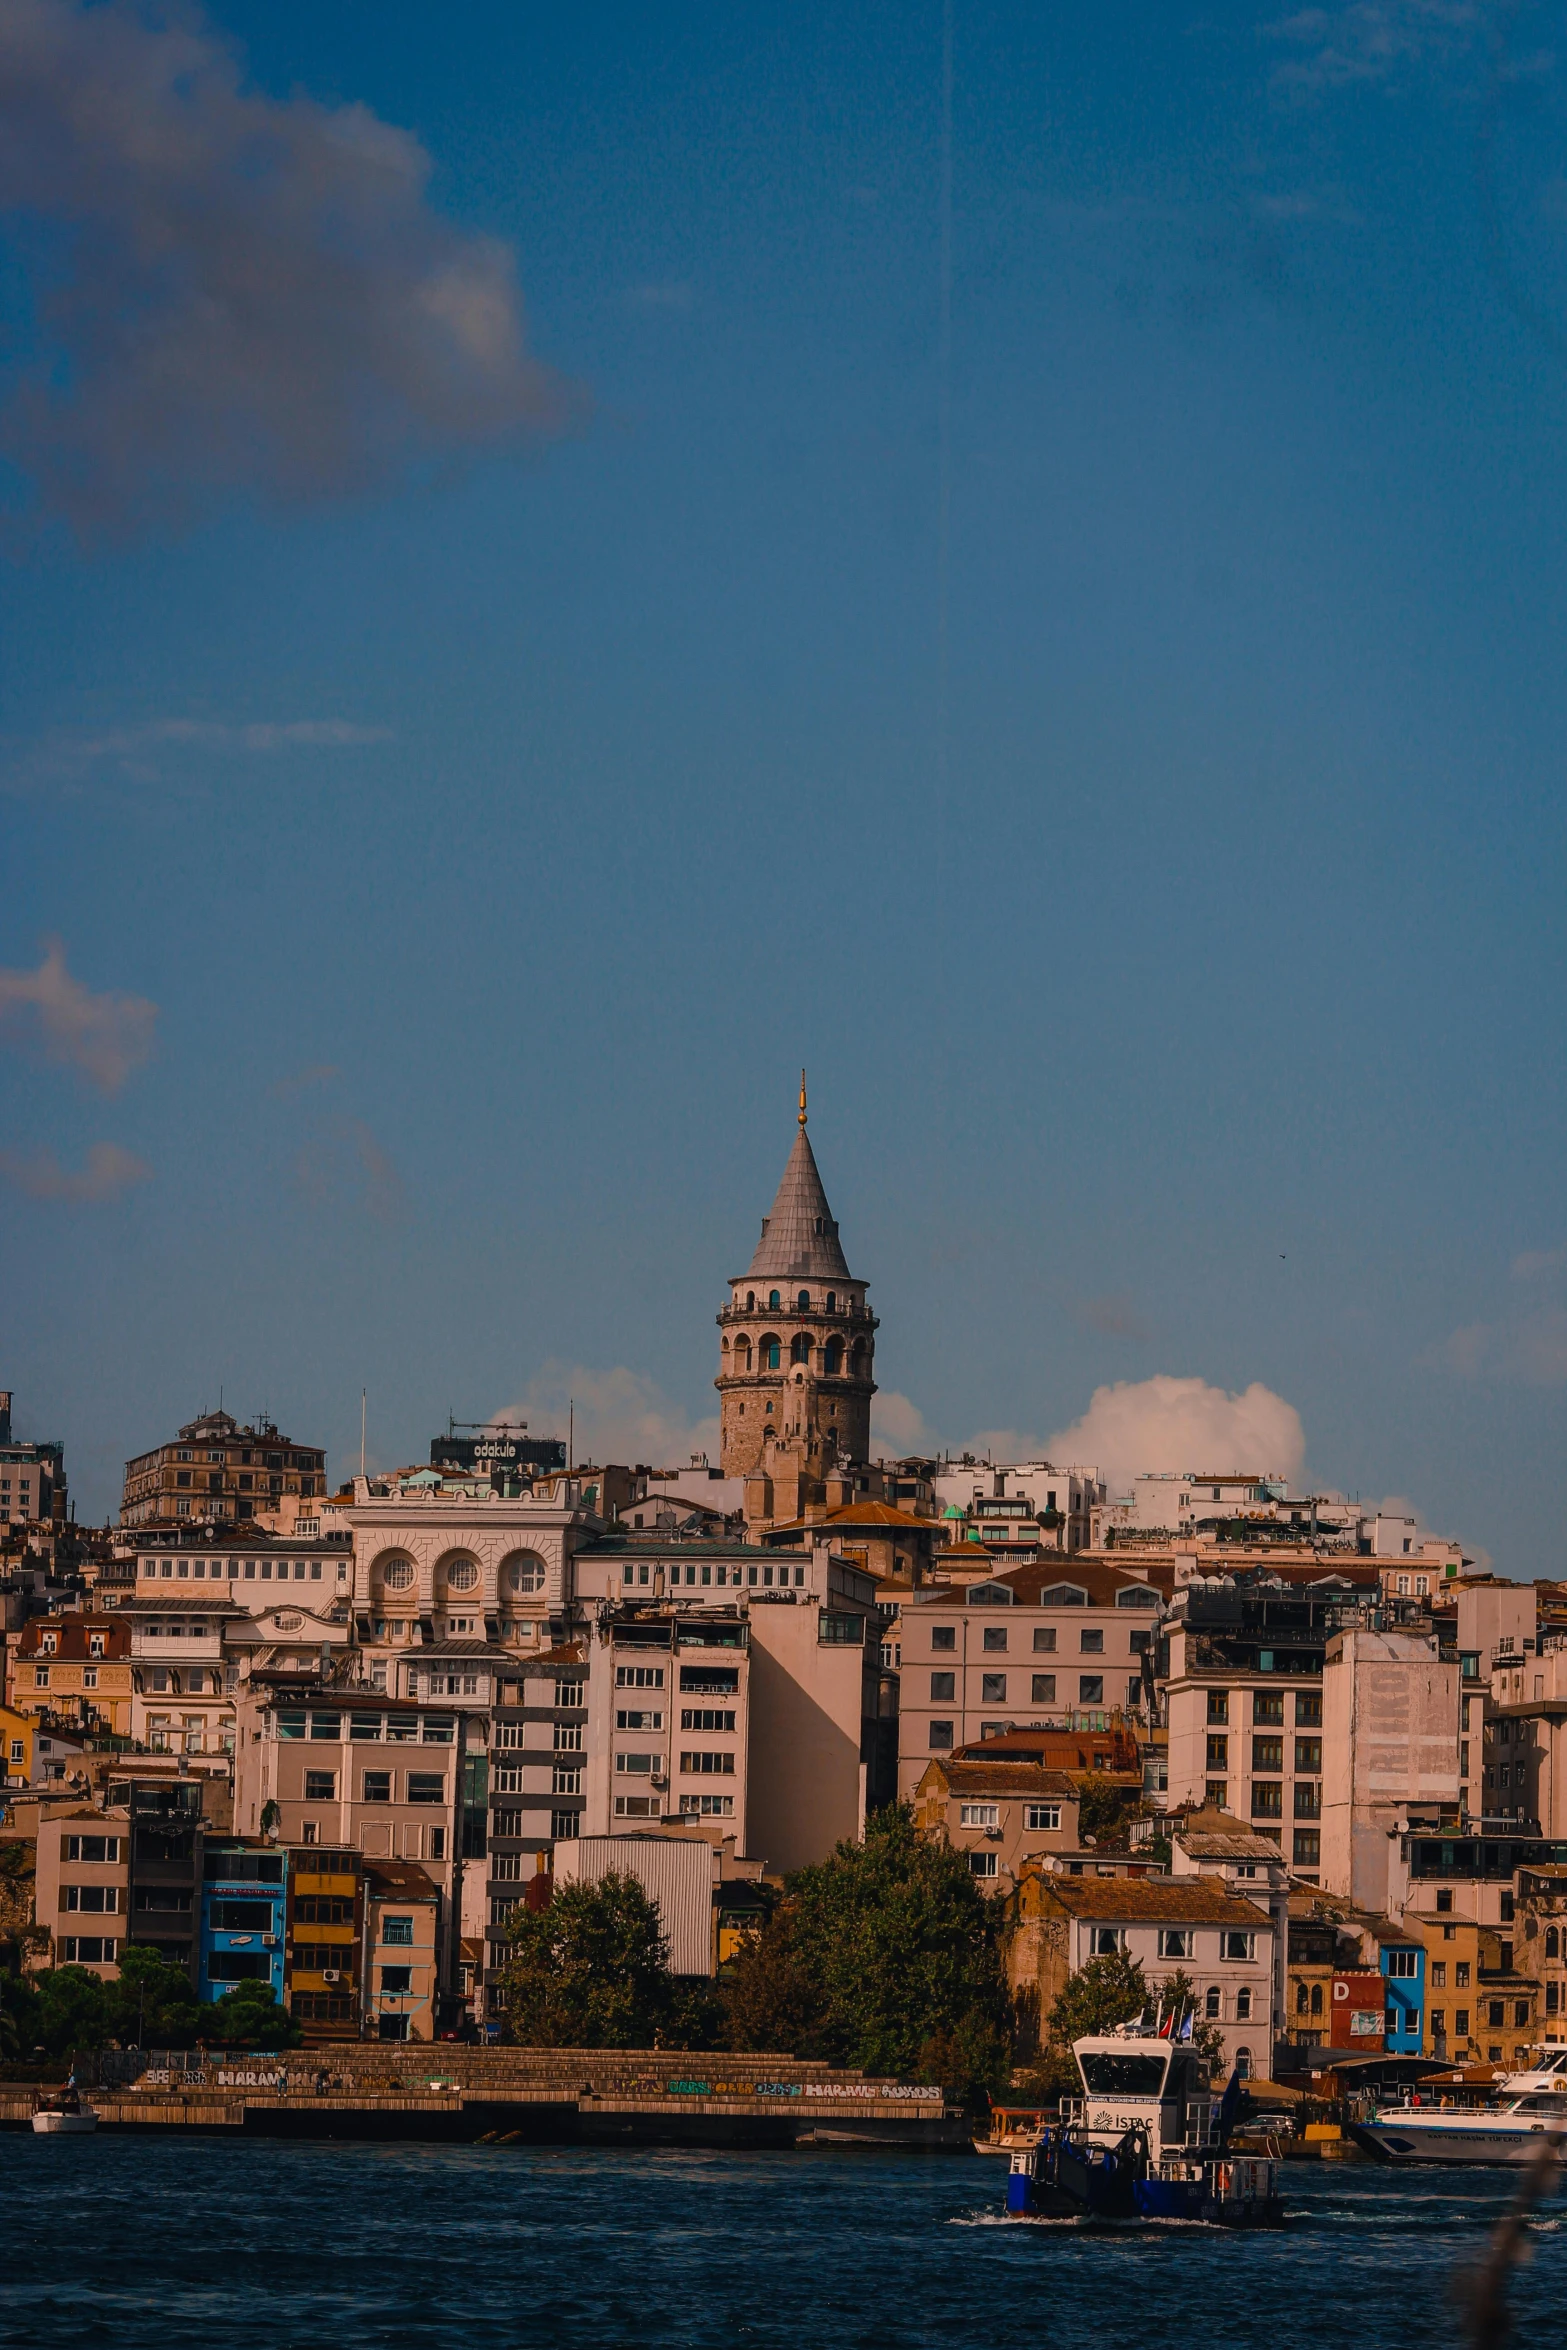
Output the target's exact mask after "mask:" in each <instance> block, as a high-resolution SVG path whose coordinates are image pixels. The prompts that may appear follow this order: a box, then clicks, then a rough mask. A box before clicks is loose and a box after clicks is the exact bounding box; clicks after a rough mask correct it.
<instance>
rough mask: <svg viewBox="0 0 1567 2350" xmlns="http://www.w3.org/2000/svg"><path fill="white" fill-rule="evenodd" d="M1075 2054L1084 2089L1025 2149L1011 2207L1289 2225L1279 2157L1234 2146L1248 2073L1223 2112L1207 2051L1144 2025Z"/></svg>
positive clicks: (1017, 2156) (1050, 2214) (1046, 2214)
mask: <svg viewBox="0 0 1567 2350" xmlns="http://www.w3.org/2000/svg"><path fill="white" fill-rule="evenodd" d="M1072 2054H1073V2056H1074V2057H1075V2058H1076V2060H1077V2069H1078V2073H1079V2076H1080V2078H1081V2080H1082V2084H1083V2094H1082V2096H1081V2097H1074V2098H1066V2099H1063V2100H1062V2105H1061V2117H1060V2119H1059V2121H1057V2122H1053V2123H1046V2124H1044V2125H1043V2126H1042V2127H1041V2128H1040V2129H1039V2131H1038V2132H1037V2134H1036V2135H1035V2137H1034V2142H1033V2143H1032V2144H1031V2145H1024V2146H1020V2147H1018V2148H1017V2149H1016V2151H1015V2152H1014V2153H1013V2156H1012V2165H1011V2169H1010V2171H1009V2172H1008V2175H1007V2210H1008V2211H1009V2212H1011V2213H1013V2214H1015V2215H1016V2216H1017V2217H1019V2218H1051V2219H1060V2218H1083V2219H1092V2220H1122V2221H1126V2220H1130V2221H1138V2220H1197V2221H1203V2222H1206V2223H1207V2224H1208V2225H1209V2226H1212V2227H1226V2228H1257V2227H1278V2226H1280V2225H1281V2224H1282V2222H1283V2218H1284V2205H1283V2202H1282V2200H1281V2198H1280V2195H1279V2177H1278V2174H1279V2165H1278V2164H1277V2162H1275V2161H1273V2160H1272V2159H1271V2158H1270V2157H1268V2156H1266V2155H1232V2154H1231V2153H1230V2151H1229V2141H1230V2133H1231V2131H1232V2129H1233V2128H1234V2124H1235V2118H1236V2115H1237V2113H1238V2111H1239V2109H1240V2098H1241V2081H1240V2077H1239V2075H1236V2076H1235V2077H1233V2078H1232V2079H1231V2081H1230V2083H1229V2086H1228V2087H1227V2089H1226V2090H1225V2092H1224V2096H1223V2098H1222V2100H1220V2101H1219V2102H1218V2103H1217V2105H1216V2104H1215V2100H1214V2097H1213V2093H1212V2091H1211V2090H1210V2088H1209V2086H1208V2076H1207V2070H1206V2067H1205V2066H1204V2065H1203V2064H1202V2062H1201V2060H1200V2059H1199V2057H1198V2056H1197V2054H1196V2051H1195V2050H1194V2049H1192V2048H1191V2047H1189V2046H1186V2045H1183V2044H1182V2043H1181V2042H1180V2041H1179V2040H1175V2039H1173V2038H1166V2037H1163V2036H1161V2035H1160V2034H1159V2033H1158V2032H1155V2031H1150V2030H1148V2029H1147V2028H1146V2027H1145V2026H1144V2025H1143V2024H1142V2023H1141V2022H1138V2023H1135V2024H1123V2025H1122V2026H1121V2028H1120V2029H1119V2031H1115V2032H1108V2033H1104V2034H1102V2035H1097V2036H1091V2037H1089V2038H1086V2039H1082V2040H1074V2041H1073V2043H1072Z"/></svg>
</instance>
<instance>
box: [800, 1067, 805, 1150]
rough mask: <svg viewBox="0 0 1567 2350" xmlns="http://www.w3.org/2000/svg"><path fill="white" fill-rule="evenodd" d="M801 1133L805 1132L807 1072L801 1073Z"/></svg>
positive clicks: (802, 1071)
mask: <svg viewBox="0 0 1567 2350" xmlns="http://www.w3.org/2000/svg"><path fill="white" fill-rule="evenodd" d="M800 1132H801V1133H802V1134H803V1133H804V1132H805V1071H804V1070H803V1069H802V1070H801V1071H800Z"/></svg>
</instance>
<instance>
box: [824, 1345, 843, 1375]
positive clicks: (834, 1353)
mask: <svg viewBox="0 0 1567 2350" xmlns="http://www.w3.org/2000/svg"><path fill="white" fill-rule="evenodd" d="M842 1369H843V1340H842V1339H841V1338H829V1339H828V1341H827V1361H826V1370H827V1376H828V1378H829V1379H836V1378H837V1377H838V1374H839V1373H840V1371H841V1370H842Z"/></svg>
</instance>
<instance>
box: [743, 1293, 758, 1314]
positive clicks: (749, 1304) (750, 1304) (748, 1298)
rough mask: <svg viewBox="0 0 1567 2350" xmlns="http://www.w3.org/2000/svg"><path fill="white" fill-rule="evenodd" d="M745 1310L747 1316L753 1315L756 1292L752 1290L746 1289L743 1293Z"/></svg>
mask: <svg viewBox="0 0 1567 2350" xmlns="http://www.w3.org/2000/svg"><path fill="white" fill-rule="evenodd" d="M745 1310H746V1312H747V1313H748V1314H754V1313H755V1311H756V1291H755V1290H754V1289H748V1290H747V1291H746V1293H745Z"/></svg>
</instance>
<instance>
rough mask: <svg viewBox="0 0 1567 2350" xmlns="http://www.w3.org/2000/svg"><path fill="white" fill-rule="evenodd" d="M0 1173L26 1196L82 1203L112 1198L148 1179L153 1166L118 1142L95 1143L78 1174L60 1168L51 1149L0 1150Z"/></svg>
mask: <svg viewBox="0 0 1567 2350" xmlns="http://www.w3.org/2000/svg"><path fill="white" fill-rule="evenodd" d="M0 1175H3V1176H4V1177H5V1179H6V1181H7V1182H8V1183H14V1184H15V1185H16V1188H17V1190H18V1191H25V1192H26V1194H27V1196H28V1198H29V1199H46V1200H69V1201H73V1202H82V1201H97V1200H106V1199H115V1198H117V1197H118V1195H119V1194H120V1193H121V1192H122V1191H129V1190H130V1189H131V1187H132V1186H133V1185H134V1184H137V1183H146V1182H147V1181H149V1179H150V1178H151V1175H152V1169H151V1168H150V1167H149V1166H148V1165H147V1163H146V1161H145V1159H138V1158H137V1157H136V1155H135V1153H134V1152H133V1151H128V1150H124V1149H122V1148H121V1146H120V1144H119V1143H117V1142H95V1143H94V1144H93V1145H92V1146H91V1148H90V1149H89V1151H88V1153H87V1158H86V1162H85V1164H84V1165H83V1167H82V1170H81V1172H80V1174H74V1175H73V1174H72V1172H71V1170H70V1169H69V1168H68V1167H62V1166H61V1164H60V1162H59V1160H58V1159H57V1158H56V1157H55V1154H54V1152H53V1151H51V1150H41V1151H34V1152H33V1154H32V1156H31V1157H30V1158H23V1157H22V1156H20V1154H19V1153H17V1152H15V1151H0Z"/></svg>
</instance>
